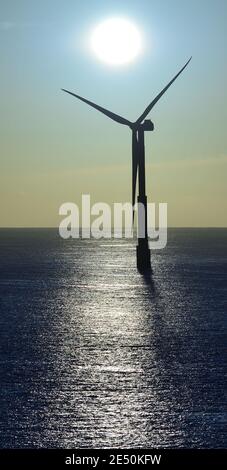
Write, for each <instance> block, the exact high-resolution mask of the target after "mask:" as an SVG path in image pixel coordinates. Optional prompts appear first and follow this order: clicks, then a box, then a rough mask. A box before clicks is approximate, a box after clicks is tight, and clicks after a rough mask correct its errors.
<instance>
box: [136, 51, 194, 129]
mask: <svg viewBox="0 0 227 470" xmlns="http://www.w3.org/2000/svg"><path fill="white" fill-rule="evenodd" d="M191 59H192V57H190V59H189V60H188V61H187V63H186V64H185V65H184V67H182V69H181V70H180V71H179V72H178V73H177V74H176V75H175V77H173V78H172V80H171V81H170V82H169V83H168V85H166V86H165V88H163V90H162V91H161V92H160V93H159V94H158V95H157V96H156V98H155V99H154V100H153V101H152V102H151V103H150V104H149V106H148V107H147V108H146V109H145V111H144V112H143V114H141V116H140V117H139V118H138V119H137V121H136V123H137V124H139V123H140V122H142V121H143V120H144V119H145V117H146V116H147V115H148V113H149V112H150V111H151V109H152V108H153V107H154V106H155V105H156V103H157V102H158V101H159V100H160V98H161V97H162V95H164V93H165V92H166V91H167V90H168V88H169V87H170V86H171V85H172V84H173V82H175V80H176V79H177V77H179V75H180V74H181V73H182V72H183V70H184V69H185V68H186V67H187V65H188V64H189V62H190V61H191Z"/></svg>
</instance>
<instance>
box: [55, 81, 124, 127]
mask: <svg viewBox="0 0 227 470" xmlns="http://www.w3.org/2000/svg"><path fill="white" fill-rule="evenodd" d="M62 91H65V92H66V93H69V95H72V96H74V97H75V98H78V99H79V100H81V101H83V102H84V103H86V104H88V105H89V106H92V108H95V109H97V110H98V111H100V112H101V113H103V114H105V115H106V116H108V117H109V118H110V119H113V120H114V121H116V122H119V123H120V124H124V125H126V126H129V127H131V125H132V123H131V122H130V121H128V120H127V119H125V118H123V117H121V116H119V115H118V114H115V113H112V112H111V111H109V110H108V109H105V108H102V107H101V106H99V105H98V104H95V103H93V102H92V101H88V100H86V99H85V98H82V96H79V95H76V94H75V93H72V92H71V91H68V90H65V89H64V88H62Z"/></svg>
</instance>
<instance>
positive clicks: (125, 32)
mask: <svg viewBox="0 0 227 470" xmlns="http://www.w3.org/2000/svg"><path fill="white" fill-rule="evenodd" d="M91 48H92V51H93V52H94V53H95V55H96V56H97V57H98V59H100V60H101V61H103V62H105V63H106V64H108V65H112V66H117V65H125V64H128V63H129V62H132V61H133V60H134V59H135V58H136V57H137V56H138V55H139V53H140V52H141V51H142V37H141V34H140V32H139V30H138V29H137V28H136V26H135V25H134V24H133V23H131V22H130V21H128V20H126V19H123V18H109V19H107V20H105V21H103V22H102V23H100V24H99V25H98V26H96V28H95V29H94V31H93V32H92V34H91Z"/></svg>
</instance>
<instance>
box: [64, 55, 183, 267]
mask: <svg viewBox="0 0 227 470" xmlns="http://www.w3.org/2000/svg"><path fill="white" fill-rule="evenodd" d="M190 60H191V58H190V59H189V60H188V61H187V63H186V64H185V65H184V66H183V67H182V69H181V70H180V71H179V72H178V73H177V74H176V75H175V76H174V77H173V78H172V80H171V81H170V82H169V83H168V84H167V85H166V86H165V88H163V90H162V91H161V92H160V93H159V94H158V95H157V96H156V97H155V98H154V100H153V101H151V103H150V104H149V105H148V106H147V108H146V109H145V110H144V112H143V113H142V114H141V116H139V118H138V119H137V120H136V121H135V122H131V121H128V119H125V118H124V117H122V116H119V115H118V114H115V113H113V112H112V111H109V110H108V109H105V108H102V107H101V106H99V105H98V104H95V103H93V102H92V101H89V100H87V99H85V98H83V97H82V96H79V95H76V94H75V93H72V92H71V91H69V90H66V89H64V88H62V91H65V92H66V93H69V94H70V95H72V96H74V97H75V98H78V99H79V100H81V101H83V102H84V103H86V104H88V105H89V106H92V108H95V109H96V110H97V111H100V112H101V113H103V114H105V115H106V116H107V117H109V118H110V119H112V120H113V121H116V122H118V123H119V124H123V125H125V126H128V127H129V128H130V129H131V131H132V206H133V220H134V206H135V196H136V182H137V174H138V178H139V194H138V203H139V204H138V206H139V211H138V234H139V236H138V245H137V268H138V270H139V271H140V272H146V271H149V270H150V269H151V262H150V250H149V245H148V231H147V196H146V180H145V147H144V132H145V131H153V130H154V124H153V122H152V121H151V120H149V119H145V118H146V117H147V115H148V114H149V112H150V111H151V110H152V109H153V107H154V106H155V105H156V103H157V102H158V101H159V100H160V98H161V97H162V96H163V95H164V93H165V92H166V91H167V90H168V88H169V87H170V86H171V85H172V84H173V82H174V81H175V80H176V79H177V78H178V77H179V75H180V74H181V73H182V72H183V70H184V69H185V68H186V67H187V65H188V64H189V62H190ZM141 208H142V209H143V210H142V211H141ZM140 211H141V217H140ZM141 225H142V226H141Z"/></svg>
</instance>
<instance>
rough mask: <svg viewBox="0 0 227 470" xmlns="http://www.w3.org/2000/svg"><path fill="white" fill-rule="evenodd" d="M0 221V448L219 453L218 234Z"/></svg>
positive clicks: (226, 281) (226, 297)
mask: <svg viewBox="0 0 227 470" xmlns="http://www.w3.org/2000/svg"><path fill="white" fill-rule="evenodd" d="M135 246H136V241H133V240H117V239H115V240H106V239H100V240H94V239H90V240H62V239H61V238H60V237H59V235H58V231H57V230H55V229H1V230H0V335H1V340H0V374H1V376H0V384H1V387H0V447H1V448H86V447H87V448H110V447H119V448H129V447H130V448H144V447H146V448H152V447H160V448H163V447H165V448H225V447H226V444H227V439H226V430H227V426H226V424H227V413H226V411H227V409H226V394H225V391H226V363H227V354H226V345H227V338H226V323H227V320H226V316H227V315H226V314H227V229H169V231H168V244H167V247H166V248H165V249H164V250H161V251H153V252H152V255H151V259H152V275H151V276H143V275H141V274H139V273H138V272H137V270H136V258H135V257H136V255H135Z"/></svg>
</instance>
